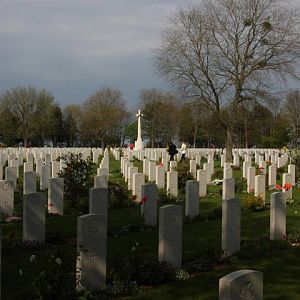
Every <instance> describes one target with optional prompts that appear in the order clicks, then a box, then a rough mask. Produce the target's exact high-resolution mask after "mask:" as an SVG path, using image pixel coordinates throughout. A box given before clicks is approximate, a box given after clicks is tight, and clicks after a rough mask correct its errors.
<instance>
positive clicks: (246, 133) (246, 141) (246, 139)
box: [245, 124, 248, 149]
mask: <svg viewBox="0 0 300 300" xmlns="http://www.w3.org/2000/svg"><path fill="white" fill-rule="evenodd" d="M245 148H246V149H248V128H247V125H246V124H245Z"/></svg>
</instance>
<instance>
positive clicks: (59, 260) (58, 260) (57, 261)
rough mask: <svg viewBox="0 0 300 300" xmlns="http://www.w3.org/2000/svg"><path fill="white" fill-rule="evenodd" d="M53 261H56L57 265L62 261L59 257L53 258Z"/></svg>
mask: <svg viewBox="0 0 300 300" xmlns="http://www.w3.org/2000/svg"><path fill="white" fill-rule="evenodd" d="M55 262H56V263H57V264H58V265H59V266H60V265H61V263H62V261H61V259H60V258H59V257H58V258H56V259H55Z"/></svg>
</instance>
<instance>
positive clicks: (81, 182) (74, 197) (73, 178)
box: [58, 153, 92, 207]
mask: <svg viewBox="0 0 300 300" xmlns="http://www.w3.org/2000/svg"><path fill="white" fill-rule="evenodd" d="M62 159H63V160H64V162H65V164H66V167H64V168H63V170H62V171H60V172H59V174H58V175H59V177H62V178H63V179H64V190H65V197H66V199H67V200H71V203H72V207H74V206H75V204H76V203H78V201H79V198H80V197H88V190H89V186H90V185H91V183H92V176H91V171H92V166H91V161H90V160H87V161H86V160H84V159H82V154H81V153H80V154H74V153H68V154H66V155H63V156H62Z"/></svg>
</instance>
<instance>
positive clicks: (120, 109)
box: [81, 88, 127, 147]
mask: <svg viewBox="0 0 300 300" xmlns="http://www.w3.org/2000/svg"><path fill="white" fill-rule="evenodd" d="M126 116H127V114H126V106H125V102H124V100H123V98H122V93H121V92H120V91H119V90H116V89H112V88H103V89H100V90H98V91H96V92H95V93H94V94H92V95H91V96H90V97H89V98H88V100H87V101H86V102H85V103H84V104H83V114H82V125H81V133H82V135H83V136H85V137H87V139H90V141H95V142H97V141H98V142H99V141H100V142H101V145H102V147H104V144H105V142H116V139H121V132H120V131H121V130H122V124H123V120H124V118H125V117H126Z"/></svg>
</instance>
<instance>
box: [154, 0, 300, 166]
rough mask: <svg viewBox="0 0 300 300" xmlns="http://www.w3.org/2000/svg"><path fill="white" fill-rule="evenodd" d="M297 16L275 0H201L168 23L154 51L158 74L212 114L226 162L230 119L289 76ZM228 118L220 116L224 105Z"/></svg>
mask: <svg viewBox="0 0 300 300" xmlns="http://www.w3.org/2000/svg"><path fill="white" fill-rule="evenodd" d="M298 24H299V17H298V15H297V13H296V12H295V11H293V10H291V9H287V8H285V7H283V6H280V3H279V1H276V0H203V1H202V2H201V3H200V5H199V6H195V7H191V8H190V7H189V8H187V9H182V10H180V11H179V12H177V13H176V14H174V15H173V17H172V18H171V20H170V25H169V27H168V28H166V30H165V31H164V33H163V35H162V43H161V45H160V47H159V48H158V49H157V50H156V52H155V66H156V67H157V69H158V71H159V72H160V73H161V74H162V75H163V76H164V77H166V78H167V79H168V80H170V81H171V82H172V83H173V84H175V85H176V86H177V87H178V88H179V89H180V90H181V91H183V92H184V93H185V94H186V96H187V97H189V98H194V99H197V100H198V101H199V102H202V103H204V104H205V105H206V106H207V107H210V109H212V110H213V111H215V112H216V117H217V120H218V121H219V122H220V124H222V126H223V128H224V132H225V134H226V148H227V151H226V154H227V157H226V159H227V161H230V160H231V149H232V132H233V126H232V122H231V120H232V119H233V118H232V115H234V114H235V110H236V109H237V107H238V106H239V105H240V104H241V103H242V102H244V101H248V100H251V99H254V98H256V97H263V96H265V95H266V94H268V93H269V92H270V91H271V83H276V80H275V79H276V78H285V77H286V76H290V75H294V74H295V70H294V66H295V64H296V63H297V62H298V61H297V59H299V56H300V34H299V28H298ZM229 103H230V108H231V112H230V115H228V114H227V113H223V112H222V110H223V109H224V107H225V106H227V105H229Z"/></svg>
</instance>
